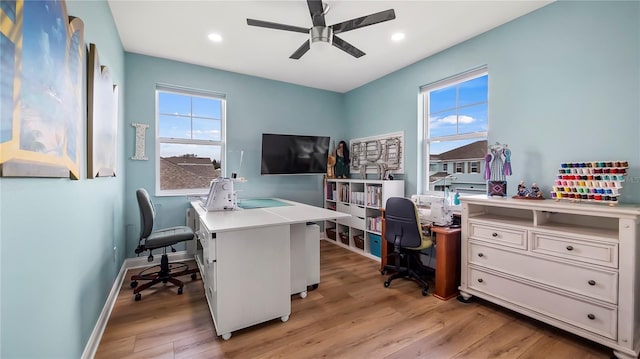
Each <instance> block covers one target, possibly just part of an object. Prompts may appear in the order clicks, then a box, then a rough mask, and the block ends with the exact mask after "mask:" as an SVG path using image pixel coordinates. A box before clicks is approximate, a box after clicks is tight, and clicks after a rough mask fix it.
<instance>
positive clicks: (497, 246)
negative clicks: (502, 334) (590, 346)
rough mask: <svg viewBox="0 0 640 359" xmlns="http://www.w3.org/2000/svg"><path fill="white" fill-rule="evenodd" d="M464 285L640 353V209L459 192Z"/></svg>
mask: <svg viewBox="0 0 640 359" xmlns="http://www.w3.org/2000/svg"><path fill="white" fill-rule="evenodd" d="M461 201H462V243H461V245H462V249H461V266H462V268H461V281H460V283H461V285H460V292H461V295H462V297H463V298H464V299H469V298H470V297H471V296H477V297H480V298H483V299H485V300H488V301H491V302H494V303H496V304H499V305H502V306H504V307H506V308H509V309H512V310H514V311H517V312H520V313H522V314H525V315H528V316H530V317H532V318H535V319H538V320H541V321H543V322H546V323H549V324H551V325H554V326H556V327H558V328H561V329H564V330H567V331H569V332H572V333H574V334H577V335H580V336H582V337H585V338H587V339H590V340H593V341H595V342H598V343H601V344H603V345H606V346H608V347H610V348H612V349H613V350H614V354H615V355H616V356H617V357H618V358H637V357H638V353H639V352H640V300H639V299H640V273H638V270H639V269H640V268H639V265H638V264H639V262H640V259H639V258H640V245H639V244H638V240H639V239H640V238H639V233H640V207H639V206H630V205H622V204H621V205H618V206H615V207H609V206H604V205H597V204H585V203H571V202H556V201H552V200H518V199H511V198H487V196H469V197H462V198H461Z"/></svg>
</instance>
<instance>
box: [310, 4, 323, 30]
mask: <svg viewBox="0 0 640 359" xmlns="http://www.w3.org/2000/svg"><path fill="white" fill-rule="evenodd" d="M307 5H308V6H309V13H310V14H311V21H313V26H327V24H326V23H325V21H324V7H323V6H322V0H307Z"/></svg>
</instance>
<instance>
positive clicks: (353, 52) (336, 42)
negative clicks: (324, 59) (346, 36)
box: [332, 35, 365, 58]
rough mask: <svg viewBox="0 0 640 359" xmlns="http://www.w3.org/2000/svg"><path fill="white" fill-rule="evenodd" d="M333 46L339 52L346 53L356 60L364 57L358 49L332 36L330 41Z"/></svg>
mask: <svg viewBox="0 0 640 359" xmlns="http://www.w3.org/2000/svg"><path fill="white" fill-rule="evenodd" d="M332 44H333V46H335V47H337V48H339V49H340V50H342V51H344V52H346V53H348V54H349V55H351V56H353V57H355V58H358V57H362V56H364V55H365V53H364V52H362V51H360V50H359V49H358V48H356V47H355V46H353V45H351V44H350V43H348V42H346V41H344V40H342V39H341V38H339V37H337V36H335V35H333V41H332Z"/></svg>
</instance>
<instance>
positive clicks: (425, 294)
mask: <svg viewBox="0 0 640 359" xmlns="http://www.w3.org/2000/svg"><path fill="white" fill-rule="evenodd" d="M428 293H429V291H428V290H427V288H422V296H423V297H426V296H427V294H428Z"/></svg>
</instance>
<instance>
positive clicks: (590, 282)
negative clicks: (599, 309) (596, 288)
mask: <svg viewBox="0 0 640 359" xmlns="http://www.w3.org/2000/svg"><path fill="white" fill-rule="evenodd" d="M588 283H589V285H596V281H595V280H593V279H591V280H589V282H588Z"/></svg>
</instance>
